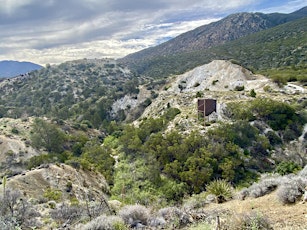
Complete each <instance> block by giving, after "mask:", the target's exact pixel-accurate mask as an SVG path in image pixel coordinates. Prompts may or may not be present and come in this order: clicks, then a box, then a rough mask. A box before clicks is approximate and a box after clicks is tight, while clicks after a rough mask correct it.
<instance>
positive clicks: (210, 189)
mask: <svg viewBox="0 0 307 230" xmlns="http://www.w3.org/2000/svg"><path fill="white" fill-rule="evenodd" d="M206 191H207V193H208V194H213V195H215V196H216V202H217V203H222V202H224V201H227V200H229V199H230V198H232V195H233V188H232V186H231V185H230V184H229V183H228V182H227V181H226V180H223V179H219V180H214V181H211V182H210V183H209V184H208V185H207V186H206Z"/></svg>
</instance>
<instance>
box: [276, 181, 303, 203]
mask: <svg viewBox="0 0 307 230" xmlns="http://www.w3.org/2000/svg"><path fill="white" fill-rule="evenodd" d="M303 188H304V187H303V184H302V183H301V181H300V180H298V179H289V180H288V181H287V182H285V183H283V184H282V185H281V186H279V187H278V189H277V198H278V200H279V201H280V202H281V203H283V204H290V203H295V202H296V201H297V200H298V199H299V198H300V197H301V195H302V194H303Z"/></svg>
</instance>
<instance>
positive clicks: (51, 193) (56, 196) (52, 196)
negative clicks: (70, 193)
mask: <svg viewBox="0 0 307 230" xmlns="http://www.w3.org/2000/svg"><path fill="white" fill-rule="evenodd" d="M44 197H45V198H47V199H48V200H49V201H50V200H54V201H60V200H61V198H62V192H61V191H60V190H56V189H52V188H47V189H46V191H45V192H44Z"/></svg>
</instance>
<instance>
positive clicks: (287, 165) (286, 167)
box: [275, 161, 302, 175]
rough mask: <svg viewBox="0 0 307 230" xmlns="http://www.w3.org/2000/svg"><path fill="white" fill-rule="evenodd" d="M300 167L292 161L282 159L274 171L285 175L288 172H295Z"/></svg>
mask: <svg viewBox="0 0 307 230" xmlns="http://www.w3.org/2000/svg"><path fill="white" fill-rule="evenodd" d="M301 169H302V168H301V167H300V166H299V165H298V164H296V163H295V162H293V161H282V162H281V163H279V164H278V165H277V167H276V170H275V171H276V172H277V173H278V174H280V175H286V174H290V173H297V172H298V171H299V170H301Z"/></svg>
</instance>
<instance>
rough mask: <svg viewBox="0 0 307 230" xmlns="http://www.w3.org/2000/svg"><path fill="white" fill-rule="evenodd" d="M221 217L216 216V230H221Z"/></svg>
mask: <svg viewBox="0 0 307 230" xmlns="http://www.w3.org/2000/svg"><path fill="white" fill-rule="evenodd" d="M220 224H221V223H220V217H219V216H216V227H215V230H219V229H220Z"/></svg>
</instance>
